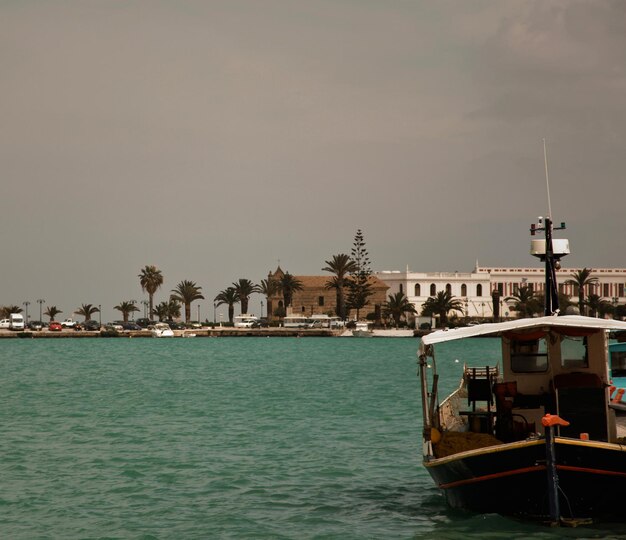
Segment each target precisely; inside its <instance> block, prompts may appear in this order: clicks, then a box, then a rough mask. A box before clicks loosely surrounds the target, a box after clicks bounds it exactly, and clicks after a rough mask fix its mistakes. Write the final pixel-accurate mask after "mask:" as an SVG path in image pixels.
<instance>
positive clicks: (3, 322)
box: [0, 319, 11, 330]
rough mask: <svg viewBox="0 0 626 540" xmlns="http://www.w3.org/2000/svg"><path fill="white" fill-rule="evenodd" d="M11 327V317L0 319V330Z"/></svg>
mask: <svg viewBox="0 0 626 540" xmlns="http://www.w3.org/2000/svg"><path fill="white" fill-rule="evenodd" d="M9 328H11V319H2V320H1V321H0V330H8V329H9Z"/></svg>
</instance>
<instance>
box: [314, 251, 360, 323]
mask: <svg viewBox="0 0 626 540" xmlns="http://www.w3.org/2000/svg"><path fill="white" fill-rule="evenodd" d="M324 262H325V263H326V266H325V267H324V268H322V271H323V272H331V273H332V274H334V276H333V277H332V278H331V279H329V280H328V281H327V282H326V288H327V289H335V292H336V297H337V311H336V314H337V316H338V317H340V318H341V319H342V320H345V319H346V315H347V313H346V300H345V286H346V278H347V276H348V275H349V274H350V272H353V271H355V270H356V263H355V262H354V261H353V260H352V259H350V255H346V254H345V253H339V254H338V255H333V258H332V259H331V260H330V261H324Z"/></svg>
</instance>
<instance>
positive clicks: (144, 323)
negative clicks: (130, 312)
mask: <svg viewBox="0 0 626 540" xmlns="http://www.w3.org/2000/svg"><path fill="white" fill-rule="evenodd" d="M135 322H136V323H137V324H138V325H139V326H141V328H148V326H152V325H154V324H155V321H151V320H150V319H146V318H143V317H142V318H141V319H137V320H136V321H135Z"/></svg>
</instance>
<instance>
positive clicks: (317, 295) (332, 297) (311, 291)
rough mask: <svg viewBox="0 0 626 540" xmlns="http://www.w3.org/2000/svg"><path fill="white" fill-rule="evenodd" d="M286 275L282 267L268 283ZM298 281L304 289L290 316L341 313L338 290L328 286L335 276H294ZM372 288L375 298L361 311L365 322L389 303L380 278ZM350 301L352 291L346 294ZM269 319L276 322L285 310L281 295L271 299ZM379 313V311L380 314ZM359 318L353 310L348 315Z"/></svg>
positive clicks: (297, 293)
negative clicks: (279, 309)
mask: <svg viewBox="0 0 626 540" xmlns="http://www.w3.org/2000/svg"><path fill="white" fill-rule="evenodd" d="M284 275H285V272H283V270H282V269H281V268H280V266H279V267H278V268H277V269H276V270H275V271H274V272H270V273H269V274H268V276H267V279H268V281H271V280H277V281H278V280H280V279H281V278H282V277H283V276H284ZM294 277H295V278H296V279H298V280H299V281H300V282H301V283H302V286H303V289H302V290H301V291H295V292H294V293H293V299H292V302H291V308H290V310H286V311H287V312H288V314H293V315H300V314H302V315H307V316H308V315H319V314H329V315H335V313H336V309H337V295H336V291H335V289H327V288H326V284H327V283H328V281H329V280H330V279H331V278H332V276H331V275H330V274H329V275H326V276H294ZM370 282H371V285H372V292H373V294H372V296H370V297H369V302H368V304H367V305H366V306H365V307H364V308H363V309H361V310H360V314H359V315H360V317H361V318H365V317H366V316H367V314H369V313H377V310H380V306H381V305H382V304H383V303H384V302H385V301H386V300H387V289H389V287H388V285H386V284H385V283H384V282H383V281H382V280H380V279H379V278H378V277H376V276H372V277H371V278H370ZM345 294H346V297H347V294H348V291H347V290H346V291H345ZM267 307H268V309H267V313H268V317H269V318H272V319H273V318H275V317H274V312H275V311H276V309H277V308H285V306H284V300H283V297H282V295H281V294H280V293H276V294H274V295H273V296H272V297H271V298H268V306H267ZM378 312H379V311H378ZM354 317H356V311H355V310H352V311H350V313H349V314H348V318H354Z"/></svg>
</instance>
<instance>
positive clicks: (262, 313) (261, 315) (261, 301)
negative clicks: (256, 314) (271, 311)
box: [261, 300, 263, 319]
mask: <svg viewBox="0 0 626 540" xmlns="http://www.w3.org/2000/svg"><path fill="white" fill-rule="evenodd" d="M262 318H263V300H261V319H262Z"/></svg>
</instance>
